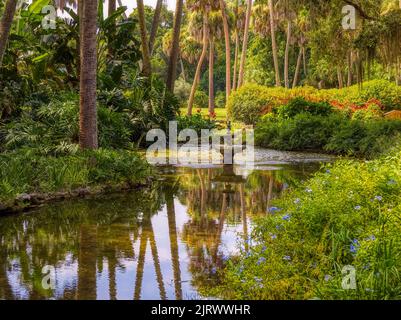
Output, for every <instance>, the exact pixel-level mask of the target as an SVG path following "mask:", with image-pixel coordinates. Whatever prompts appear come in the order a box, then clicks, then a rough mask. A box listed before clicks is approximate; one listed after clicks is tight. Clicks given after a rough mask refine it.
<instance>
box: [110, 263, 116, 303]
mask: <svg viewBox="0 0 401 320" xmlns="http://www.w3.org/2000/svg"><path fill="white" fill-rule="evenodd" d="M116 265H117V260H116V258H115V257H114V256H113V257H111V258H110V259H108V269H109V292H110V300H117V285H116Z"/></svg>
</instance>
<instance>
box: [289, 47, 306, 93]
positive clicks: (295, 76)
mask: <svg viewBox="0 0 401 320" xmlns="http://www.w3.org/2000/svg"><path fill="white" fill-rule="evenodd" d="M302 51H303V48H302V47H300V48H299V54H298V59H297V66H296V68H295V74H294V81H293V83H292V87H293V88H295V87H296V86H297V84H298V78H299V71H300V70H301V61H302Z"/></svg>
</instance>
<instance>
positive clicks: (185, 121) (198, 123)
mask: <svg viewBox="0 0 401 320" xmlns="http://www.w3.org/2000/svg"><path fill="white" fill-rule="evenodd" d="M177 121H178V132H179V131H181V130H184V129H194V130H195V131H196V132H197V133H198V135H199V136H200V134H201V130H202V129H208V130H212V129H215V128H216V124H215V122H214V121H213V120H211V119H210V118H207V117H203V116H202V114H201V113H196V114H194V115H192V116H180V117H178V118H177Z"/></svg>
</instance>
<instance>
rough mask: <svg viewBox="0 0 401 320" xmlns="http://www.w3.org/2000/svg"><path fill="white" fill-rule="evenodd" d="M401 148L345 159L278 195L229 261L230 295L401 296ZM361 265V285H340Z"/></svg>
mask: <svg viewBox="0 0 401 320" xmlns="http://www.w3.org/2000/svg"><path fill="white" fill-rule="evenodd" d="M400 166H401V152H397V153H395V154H394V155H392V156H388V157H386V158H383V159H380V160H375V161H372V162H359V161H345V160H344V161H339V162H337V163H336V164H334V165H327V166H326V167H324V168H323V169H322V170H321V171H320V172H319V173H317V174H316V175H315V176H314V177H313V178H312V179H310V180H309V181H307V182H305V183H304V184H303V185H301V186H299V187H298V188H296V189H293V190H290V191H289V192H288V193H287V194H286V195H285V196H284V198H282V199H281V200H277V201H276V203H275V206H276V208H279V210H275V211H274V212H270V214H269V215H267V216H266V217H264V218H261V219H260V220H259V221H258V222H257V226H256V229H255V230H254V233H253V236H252V241H250V242H249V243H250V244H251V248H250V249H249V250H246V249H245V246H244V248H243V249H242V253H241V255H240V256H238V257H237V258H235V259H233V260H231V261H230V263H229V264H228V267H227V269H226V272H225V280H224V284H223V285H222V286H221V287H220V288H219V292H220V294H222V295H223V296H224V297H225V298H233V299H313V298H320V299H399V298H400V296H401V281H400V280H401V279H400V278H401V277H400V274H401V259H400V257H401V233H400V232H399V228H400V221H401V199H400V197H399V195H400V188H401V173H400V171H399V168H400ZM344 267H346V268H348V269H349V268H355V271H356V281H357V282H356V288H355V290H346V289H345V288H344V287H343V286H342V281H343V279H344V275H343V274H342V271H343V268H344Z"/></svg>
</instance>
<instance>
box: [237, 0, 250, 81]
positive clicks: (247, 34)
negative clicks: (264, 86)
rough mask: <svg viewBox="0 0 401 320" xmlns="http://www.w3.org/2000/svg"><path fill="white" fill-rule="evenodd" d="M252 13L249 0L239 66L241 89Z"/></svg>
mask: <svg viewBox="0 0 401 320" xmlns="http://www.w3.org/2000/svg"><path fill="white" fill-rule="evenodd" d="M251 13H252V0H248V5H247V8H246V18H245V29H244V42H243V45H242V54H241V63H240V66H239V75H238V88H240V87H241V86H242V84H243V83H244V75H245V62H246V52H247V49H248V38H249V25H250V22H251Z"/></svg>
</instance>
